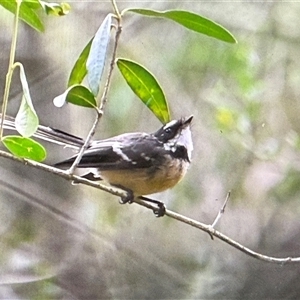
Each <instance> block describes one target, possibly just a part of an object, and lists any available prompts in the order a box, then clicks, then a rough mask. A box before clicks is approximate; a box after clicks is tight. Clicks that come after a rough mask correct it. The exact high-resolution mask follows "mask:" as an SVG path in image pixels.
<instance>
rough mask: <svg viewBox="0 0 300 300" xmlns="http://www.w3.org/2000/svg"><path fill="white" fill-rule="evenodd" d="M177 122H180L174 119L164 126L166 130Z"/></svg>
mask: <svg viewBox="0 0 300 300" xmlns="http://www.w3.org/2000/svg"><path fill="white" fill-rule="evenodd" d="M177 122H178V121H177V120H173V121H171V122H169V123H167V124H166V125H165V126H164V127H163V129H164V130H165V129H167V128H169V127H172V126H174V125H175V124H176V123H177Z"/></svg>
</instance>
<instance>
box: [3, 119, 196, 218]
mask: <svg viewBox="0 0 300 300" xmlns="http://www.w3.org/2000/svg"><path fill="white" fill-rule="evenodd" d="M192 119H193V116H189V117H187V118H180V119H177V120H172V121H170V122H168V123H166V124H164V125H163V126H162V127H161V128H159V129H158V130H157V131H155V132H154V133H145V132H131V133H124V134H121V135H117V136H113V137H110V138H108V139H103V140H95V141H91V142H90V144H89V145H88V148H87V149H86V150H85V151H84V153H83V155H82V157H81V160H80V162H79V163H78V165H77V167H76V168H77V169H87V170H88V171H87V173H85V174H84V175H82V177H83V178H86V179H89V180H93V181H94V180H104V181H105V182H107V183H109V184H110V185H112V186H115V187H117V188H121V189H123V190H125V191H126V192H127V196H124V197H122V198H121V201H120V202H121V203H127V202H129V203H131V202H133V200H134V199H135V198H137V197H138V198H140V199H142V200H145V201H148V202H153V203H155V204H157V205H158V209H156V210H153V211H154V213H155V214H156V215H157V216H163V215H164V214H165V210H166V208H165V205H164V204H163V203H162V202H161V201H158V200H153V199H150V198H148V197H145V196H147V195H150V194H154V193H158V192H163V191H165V190H167V189H170V188H172V187H174V186H175V185H176V184H177V183H178V182H179V181H180V180H181V179H182V178H183V177H184V176H185V174H186V172H187V170H188V167H189V165H190V163H191V155H192V151H193V142H192V134H191V122H192ZM12 121H13V119H12V120H10V122H12ZM5 124H6V128H7V126H8V125H7V122H6V123H5ZM10 126H13V123H11V124H10ZM34 136H36V137H37V138H40V139H43V140H47V141H49V142H53V143H58V144H63V145H65V146H69V147H72V148H75V149H76V148H77V149H79V148H80V147H81V146H82V145H83V144H84V140H83V139H81V138H79V137H76V136H74V135H71V134H69V133H66V132H63V131H61V130H58V129H54V128H51V127H45V126H41V125H40V126H39V128H38V130H37V132H36V133H35V134H34ZM77 155H78V154H75V155H73V156H71V157H69V158H67V159H65V160H63V161H60V162H57V163H55V164H54V166H55V167H57V168H62V169H66V168H70V167H71V166H72V164H73V163H74V161H75V160H76V158H77Z"/></svg>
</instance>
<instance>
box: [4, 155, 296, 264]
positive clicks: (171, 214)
mask: <svg viewBox="0 0 300 300" xmlns="http://www.w3.org/2000/svg"><path fill="white" fill-rule="evenodd" d="M0 157H4V158H7V159H10V160H13V161H17V162H19V163H23V164H25V165H28V166H30V167H34V168H37V169H40V170H43V171H46V172H48V173H52V174H54V175H57V176H60V177H62V178H64V179H66V180H71V181H76V182H78V183H82V184H85V185H88V186H91V187H94V188H97V189H100V190H103V191H106V192H108V193H110V194H113V195H116V196H118V197H123V196H126V195H127V194H126V192H124V191H122V190H120V189H116V188H113V187H110V186H107V185H104V184H100V183H97V182H94V181H90V180H87V179H85V178H82V177H80V176H76V175H72V174H69V173H68V172H67V171H64V170H60V169H57V168H54V167H51V166H48V165H44V164H42V163H38V162H35V161H31V160H27V159H22V158H18V157H15V156H13V155H12V154H10V153H8V152H5V151H2V150H0ZM134 202H135V203H137V204H139V205H141V206H144V207H146V208H149V209H151V210H152V211H153V209H155V208H156V207H155V206H154V205H152V204H150V203H148V202H144V201H142V200H140V199H134ZM165 215H166V216H168V217H170V218H172V219H175V220H177V221H179V222H182V223H185V224H187V225H189V226H192V227H195V228H197V229H200V230H202V231H204V232H206V233H208V234H209V235H211V236H214V237H216V238H218V239H220V240H222V241H223V242H225V243H227V244H229V245H231V246H233V247H234V248H236V249H238V250H240V251H241V252H243V253H245V254H247V255H249V256H252V257H254V258H256V259H259V260H261V261H265V262H270V263H276V264H281V265H285V264H288V263H300V257H285V258H277V257H272V256H267V255H263V254H260V253H258V252H255V251H253V250H251V249H249V248H247V247H245V246H243V245H242V244H240V243H238V242H236V241H234V240H232V239H231V238H229V237H227V236H226V235H224V234H222V233H221V232H219V231H217V230H215V229H214V228H213V227H212V226H211V225H206V224H204V223H201V222H198V221H196V220H193V219H190V218H188V217H185V216H183V215H181V214H178V213H176V212H173V211H171V210H168V209H167V210H166V212H165Z"/></svg>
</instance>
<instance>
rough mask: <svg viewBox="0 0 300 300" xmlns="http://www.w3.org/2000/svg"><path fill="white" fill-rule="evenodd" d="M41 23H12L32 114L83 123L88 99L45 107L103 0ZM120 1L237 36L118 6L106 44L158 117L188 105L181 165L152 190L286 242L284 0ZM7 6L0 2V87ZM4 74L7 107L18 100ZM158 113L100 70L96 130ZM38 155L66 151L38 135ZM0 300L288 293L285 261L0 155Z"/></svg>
mask: <svg viewBox="0 0 300 300" xmlns="http://www.w3.org/2000/svg"><path fill="white" fill-rule="evenodd" d="M69 3H70V4H71V7H72V10H71V12H70V13H69V15H67V16H65V17H61V18H55V17H47V18H44V19H45V23H46V30H45V32H44V33H43V34H41V33H38V32H35V31H34V30H33V29H31V28H30V27H28V26H27V25H25V24H21V26H20V31H19V40H18V50H17V60H18V61H20V62H22V63H23V64H24V67H25V71H26V74H27V78H28V81H29V84H30V91H31V96H32V98H33V101H34V105H35V108H36V110H37V113H38V115H39V117H40V122H41V123H42V124H44V125H49V126H54V127H56V128H60V129H61V130H65V131H68V132H70V133H72V134H75V135H79V136H82V137H85V136H86V135H87V133H88V130H89V128H90V126H91V124H92V122H93V118H94V114H93V112H92V111H91V110H89V109H83V108H80V107H75V106H72V105H67V106H65V107H63V108H60V109H59V108H56V107H55V106H54V105H53V103H52V100H53V98H54V97H55V96H57V95H59V94H61V93H62V92H63V91H64V90H65V89H66V83H67V80H68V76H69V73H70V71H71V68H72V66H73V64H74V62H75V61H76V59H77V57H78V55H79V54H80V52H81V51H82V49H83V48H84V46H85V45H86V44H87V42H88V41H89V40H90V39H91V37H92V36H93V34H94V33H95V32H96V30H97V28H98V27H99V25H100V24H101V22H102V20H103V19H104V17H105V16H106V14H107V13H109V12H112V7H111V4H110V2H109V1H83V0H82V1H69ZM118 5H119V7H120V9H125V8H128V7H144V8H152V9H158V10H167V9H184V10H189V11H193V12H195V13H197V14H201V15H203V16H205V17H208V18H210V19H212V20H214V21H216V22H218V23H220V24H222V25H224V26H225V27H226V28H227V29H229V30H230V31H231V32H232V33H233V34H234V36H235V37H236V38H237V40H238V44H235V45H234V44H226V43H222V42H220V41H218V40H214V39H212V38H209V37H206V36H202V35H199V34H196V33H194V32H191V31H187V30H186V29H184V28H183V27H180V26H178V25H176V24H175V23H173V22H171V21H166V20H161V19H152V18H146V17H142V16H139V15H134V14H129V13H128V14H126V15H125V17H124V22H123V33H122V35H121V39H120V44H119V48H118V57H125V58H129V59H132V60H134V61H137V62H139V63H141V64H142V65H144V66H145V67H146V68H148V69H149V70H151V72H152V73H154V74H155V75H156V77H157V79H158V81H159V82H160V84H161V86H162V87H163V89H164V91H165V94H166V97H167V99H168V100H169V104H170V109H171V112H172V117H173V118H180V117H182V116H188V115H190V114H193V115H194V121H193V127H192V131H193V139H194V144H195V150H194V153H193V162H192V165H191V168H190V170H189V172H188V174H187V176H186V177H185V178H184V180H183V181H182V182H181V183H180V184H178V185H177V186H176V187H175V188H174V189H172V190H170V191H167V192H165V193H161V194H159V195H155V198H157V199H160V200H162V201H164V202H165V203H166V204H167V207H168V208H169V209H172V210H175V211H176V212H179V213H181V214H183V215H185V216H188V217H190V218H194V219H195V220H198V221H201V222H204V223H207V224H209V223H211V222H212V221H213V220H214V218H215V216H216V214H217V213H218V211H219V209H220V208H221V206H222V203H223V201H224V199H225V197H226V194H227V192H228V191H229V190H231V198H230V200H229V203H228V206H227V208H226V212H225V214H224V215H223V217H222V219H221V221H220V223H218V225H217V229H218V230H220V231H221V232H222V233H224V234H226V235H228V236H229V237H231V238H232V239H234V240H236V241H238V242H240V243H242V244H243V245H245V246H247V247H249V248H251V249H253V250H255V251H258V252H260V253H262V254H265V255H270V256H276V257H287V256H300V222H299V215H300V206H299V196H300V159H299V147H300V138H299V132H300V122H299V111H300V102H299V99H298V97H299V93H300V84H299V82H300V75H299V74H300V63H299V52H300V19H299V14H300V3H292V2H280V1H278V2H270V1H267V2H246V1H234V2H228V1H225V0H224V1H218V2H214V1H211V2H208V1H198V2H195V1H179V2H178V1H177V2H168V1H162V2H161V1H135V2H129V1H118ZM12 21H13V17H12V15H11V14H10V13H9V12H7V11H5V10H4V9H2V8H0V28H1V29H0V45H1V53H0V62H1V63H0V70H1V72H0V91H1V94H3V87H4V81H5V74H6V72H7V65H8V56H9V47H10V42H11V33H12ZM18 76H19V75H18V74H15V75H14V81H13V86H12V89H11V96H10V102H9V114H10V115H15V114H16V112H17V109H18V105H19V103H20V100H21V88H20V83H19V78H18ZM159 127H160V123H159V121H158V120H157V119H156V118H155V117H154V116H153V115H152V114H151V113H150V111H148V109H147V108H146V107H145V106H144V105H143V104H142V103H141V102H140V101H139V100H138V99H137V97H136V96H135V95H134V94H133V93H132V91H131V90H130V89H129V88H128V87H127V86H126V83H125V81H124V80H123V79H122V78H121V76H120V74H119V73H118V70H115V72H114V75H113V83H112V87H111V90H110V93H109V100H108V105H107V107H106V110H105V115H104V118H103V120H102V121H101V123H100V125H99V128H98V131H97V134H96V138H105V137H109V136H112V135H115V134H119V133H123V132H128V131H137V130H138V131H146V132H154V131H156V130H157V129H158V128H159ZM45 146H46V147H47V150H48V158H47V161H46V162H47V163H48V164H52V163H54V162H56V161H58V160H61V159H63V158H65V157H67V156H68V155H70V154H72V153H70V151H68V150H66V149H63V148H61V147H58V146H53V145H45ZM0 185H1V189H0V199H1V201H0V234H1V238H0V251H1V255H0V298H1V299H298V298H299V297H300V286H299V283H298V281H299V275H300V266H299V265H295V264H294V265H292V264H290V265H282V266H281V265H275V264H268V263H265V262H261V261H258V260H255V259H254V258H251V257H248V256H246V255H245V254H243V253H241V252H239V251H237V250H236V249H234V248H232V247H230V246H228V245H227V244H225V243H223V242H221V241H219V240H217V239H215V240H211V239H210V237H209V235H208V234H206V233H203V232H201V231H199V230H197V229H195V228H192V227H189V226H187V225H185V224H181V223H179V222H177V221H175V220H172V219H169V218H168V217H165V218H159V219H157V218H155V216H154V215H153V213H152V212H151V211H150V210H147V209H145V208H143V207H139V206H138V205H135V204H132V205H123V206H121V205H119V204H118V198H116V197H114V196H111V195H109V194H107V193H104V192H101V191H99V190H95V189H92V188H90V187H86V186H81V185H77V186H72V185H71V183H70V182H68V181H65V180H63V179H61V178H58V177H55V176H53V175H50V174H47V173H45V172H42V171H40V170H35V169H33V168H30V167H28V166H24V165H21V164H19V163H15V162H12V161H8V160H5V159H4V158H1V174H0Z"/></svg>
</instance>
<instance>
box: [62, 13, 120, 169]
mask: <svg viewBox="0 0 300 300" xmlns="http://www.w3.org/2000/svg"><path fill="white" fill-rule="evenodd" d="M117 20H118V26H117V28H116V34H115V42H114V46H113V52H112V57H111V62H110V67H109V70H108V75H107V79H106V83H105V86H104V89H103V93H102V97H101V100H100V104H99V108H97V109H96V111H97V115H96V118H95V121H94V123H93V125H92V127H91V129H90V131H89V133H88V135H87V137H86V139H85V142H84V144H83V146H82V147H81V149H80V151H79V152H78V155H77V157H76V159H75V161H74V163H73V164H72V166H71V167H70V168H69V169H68V173H69V174H73V173H74V171H75V169H76V167H77V166H78V164H79V163H80V160H81V158H82V156H83V154H84V152H85V151H86V149H87V148H88V147H89V145H90V142H91V140H92V138H93V136H94V135H95V132H96V128H97V126H98V124H99V122H100V120H101V117H102V115H103V111H104V108H105V105H106V103H107V95H108V91H109V88H110V84H111V78H112V74H113V70H114V66H115V61H116V56H117V48H118V43H119V39H120V35H121V32H122V25H121V18H118V19H117Z"/></svg>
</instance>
